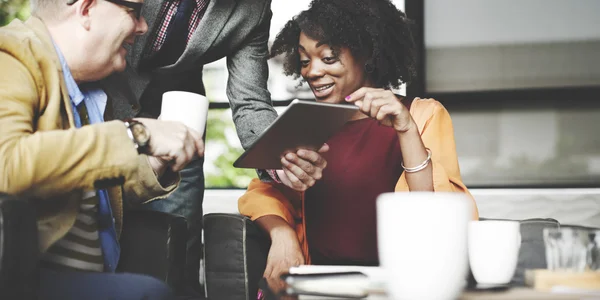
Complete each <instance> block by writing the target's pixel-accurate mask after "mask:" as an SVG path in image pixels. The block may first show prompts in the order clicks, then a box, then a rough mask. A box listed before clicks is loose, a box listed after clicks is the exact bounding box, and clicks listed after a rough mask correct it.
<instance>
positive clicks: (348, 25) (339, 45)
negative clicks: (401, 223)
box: [239, 0, 478, 283]
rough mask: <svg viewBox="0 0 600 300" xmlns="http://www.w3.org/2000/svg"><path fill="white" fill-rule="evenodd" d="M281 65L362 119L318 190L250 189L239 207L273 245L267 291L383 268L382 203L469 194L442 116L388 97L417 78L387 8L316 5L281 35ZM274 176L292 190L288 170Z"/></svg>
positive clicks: (337, 146)
mask: <svg viewBox="0 0 600 300" xmlns="http://www.w3.org/2000/svg"><path fill="white" fill-rule="evenodd" d="M278 55H283V58H284V68H285V73H286V75H293V76H296V77H302V79H303V80H304V81H306V82H307V83H308V85H309V86H310V88H311V89H312V91H313V93H314V96H315V98H316V101H320V102H329V103H352V104H354V105H356V106H358V107H359V108H360V109H359V111H357V113H356V115H355V116H354V117H353V118H352V120H350V121H349V122H348V123H347V124H346V125H345V126H344V127H343V128H342V129H341V130H340V131H339V132H338V133H337V134H335V135H334V136H332V137H331V138H330V139H329V140H328V142H327V144H328V145H329V151H328V152H325V153H322V156H323V158H324V159H326V161H327V168H326V169H324V170H323V173H322V177H321V179H320V180H318V181H316V182H315V183H314V185H312V186H310V187H308V186H307V187H306V189H305V191H304V192H297V191H294V190H291V189H289V188H287V187H286V186H285V185H283V184H280V183H277V182H261V181H259V180H254V181H253V182H251V183H250V186H249V188H248V191H247V192H246V193H245V194H244V195H243V196H242V197H241V198H240V200H239V210H240V212H241V214H243V215H246V216H249V217H250V218H251V219H252V220H253V221H255V223H256V224H258V225H259V227H261V228H262V229H264V230H265V231H266V232H267V233H268V234H269V236H270V237H271V241H272V243H271V248H270V250H269V255H268V258H267V267H266V270H265V273H264V277H265V278H267V279H268V280H269V282H270V283H274V282H276V281H277V278H278V277H279V275H280V274H282V273H284V272H287V271H288V269H289V268H290V267H292V266H297V265H300V264H320V265H363V266H373V265H378V256H377V240H376V236H377V234H376V220H375V217H376V213H375V211H376V210H375V200H376V198H377V196H378V195H379V194H381V193H385V192H393V191H406V192H408V191H436V192H437V191H443V192H461V193H466V194H469V192H468V190H467V188H466V187H465V185H464V184H463V183H462V180H461V177H460V171H459V167H458V159H457V155H456V146H455V142H454V135H453V129H452V122H451V120H450V116H449V114H448V112H447V111H446V109H445V108H444V107H443V106H442V105H441V104H440V103H439V102H437V101H436V100H433V99H419V98H415V99H408V98H406V97H402V96H398V95H395V94H394V93H393V92H392V91H391V90H390V89H391V88H397V87H398V86H399V85H400V84H402V83H407V82H409V81H410V80H411V79H412V78H413V77H414V75H415V69H416V66H415V61H416V58H415V55H416V53H415V43H414V40H413V37H412V35H411V22H410V20H409V19H407V17H406V15H405V14H404V13H403V12H402V11H400V10H398V9H397V8H396V7H395V6H394V5H393V4H392V3H391V2H390V1H389V0H314V1H312V3H311V4H310V7H309V9H308V10H306V11H303V12H302V13H300V14H299V15H297V16H296V17H294V18H293V19H292V20H291V21H289V22H288V23H287V24H286V25H285V27H284V28H283V29H282V30H281V32H280V33H279V34H278V35H277V37H276V39H275V42H274V43H273V46H272V49H271V56H272V57H274V56H278ZM299 126H301V125H299ZM286 158H287V157H284V158H283V159H282V161H283V163H284V166H286V165H288V164H289V162H288V161H287V160H286ZM278 174H280V175H283V176H287V177H288V178H287V180H293V175H292V176H290V174H291V173H290V172H289V170H285V168H284V170H278ZM280 177H281V176H280ZM282 180H283V179H282ZM469 195H470V194H469ZM473 206H475V203H474V202H473ZM415 213H416V214H422V215H423V218H427V212H426V211H421V212H415ZM477 217H478V215H477V209H476V208H475V209H474V215H473V218H474V219H477Z"/></svg>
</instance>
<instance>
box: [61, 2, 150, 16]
mask: <svg viewBox="0 0 600 300" xmlns="http://www.w3.org/2000/svg"><path fill="white" fill-rule="evenodd" d="M77 1H79V0H69V1H68V2H67V5H73V4H75V2H77ZM106 1H108V2H112V3H114V4H116V5H121V6H125V7H126V8H127V9H126V10H127V12H133V14H134V15H135V17H136V18H137V19H138V20H139V18H140V16H141V14H142V5H143V3H142V2H131V1H125V0H106Z"/></svg>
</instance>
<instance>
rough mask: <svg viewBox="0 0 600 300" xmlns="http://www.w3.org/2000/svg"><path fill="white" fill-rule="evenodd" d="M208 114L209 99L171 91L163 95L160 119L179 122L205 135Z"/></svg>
mask: <svg viewBox="0 0 600 300" xmlns="http://www.w3.org/2000/svg"><path fill="white" fill-rule="evenodd" d="M207 114H208V99H206V97H204V96H202V95H200V94H196V93H190V92H182V91H170V92H166V93H164V94H163V98H162V106H161V110H160V117H159V118H160V119H161V120H165V121H178V122H181V123H183V124H185V125H187V126H188V127H190V128H192V129H194V130H196V131H198V132H199V133H200V134H203V133H204V128H205V126H206V118H207Z"/></svg>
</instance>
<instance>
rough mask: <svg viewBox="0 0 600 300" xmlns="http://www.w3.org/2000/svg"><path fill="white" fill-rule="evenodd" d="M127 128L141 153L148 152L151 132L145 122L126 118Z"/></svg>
mask: <svg viewBox="0 0 600 300" xmlns="http://www.w3.org/2000/svg"><path fill="white" fill-rule="evenodd" d="M124 123H125V128H127V135H129V138H130V139H131V141H133V144H134V145H135V149H136V150H137V152H138V153H140V154H142V153H143V154H147V153H148V147H149V145H150V132H149V131H148V129H146V126H144V124H142V123H140V122H138V121H136V120H131V119H130V120H125V122H124Z"/></svg>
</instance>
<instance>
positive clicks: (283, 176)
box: [277, 144, 329, 192]
mask: <svg viewBox="0 0 600 300" xmlns="http://www.w3.org/2000/svg"><path fill="white" fill-rule="evenodd" d="M327 151H329V145H327V144H324V145H323V147H321V149H319V150H318V151H312V150H306V149H300V150H298V151H296V152H295V153H294V152H289V153H286V154H285V155H284V156H283V157H282V158H281V164H282V169H281V170H277V176H279V179H280V180H281V183H283V184H285V185H286V186H288V187H290V188H292V189H294V190H296V191H299V192H303V191H306V190H307V189H308V188H309V187H311V186H313V185H315V183H316V182H317V180H319V179H321V177H322V176H323V169H325V167H327V161H326V160H325V159H324V158H323V156H321V153H325V152H327Z"/></svg>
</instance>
